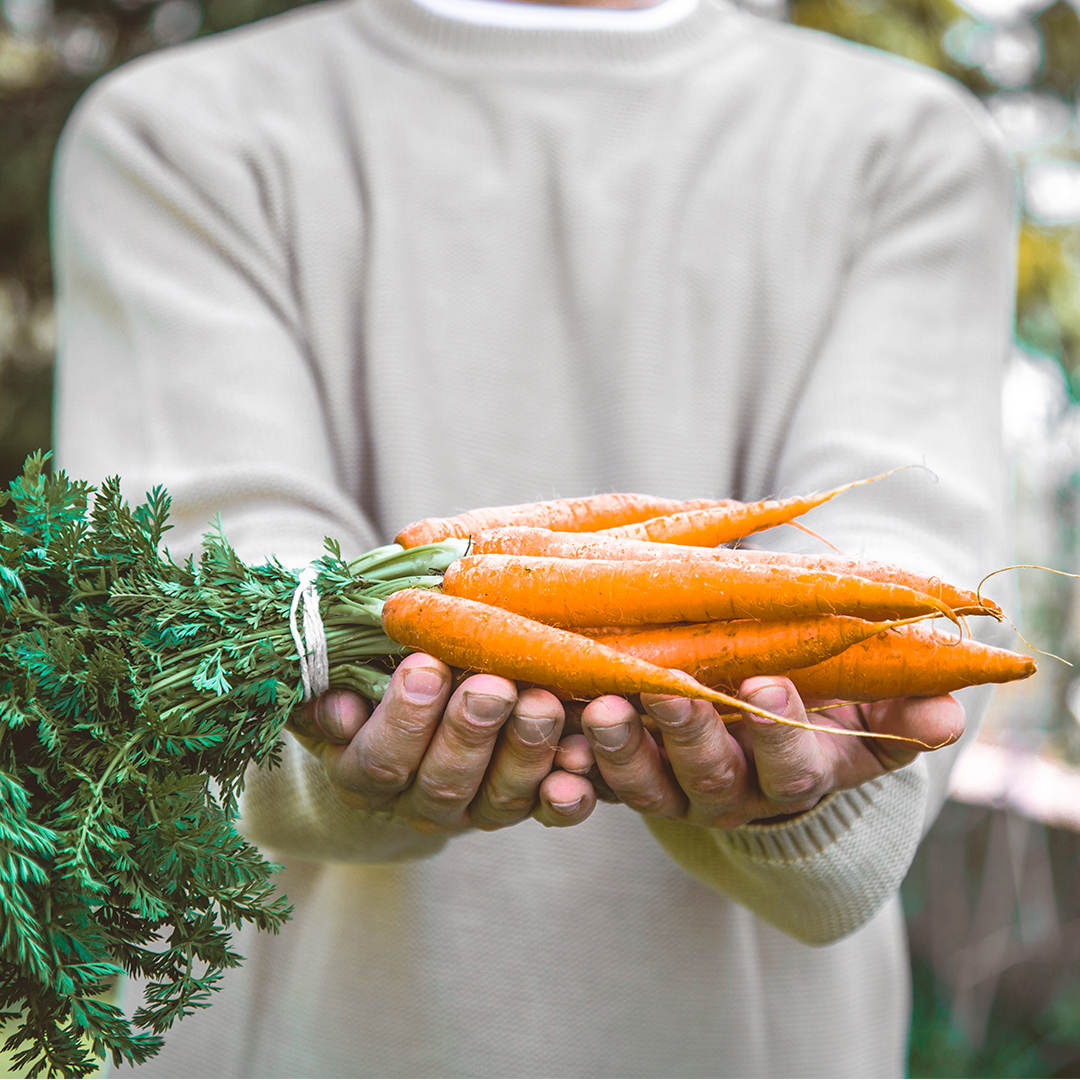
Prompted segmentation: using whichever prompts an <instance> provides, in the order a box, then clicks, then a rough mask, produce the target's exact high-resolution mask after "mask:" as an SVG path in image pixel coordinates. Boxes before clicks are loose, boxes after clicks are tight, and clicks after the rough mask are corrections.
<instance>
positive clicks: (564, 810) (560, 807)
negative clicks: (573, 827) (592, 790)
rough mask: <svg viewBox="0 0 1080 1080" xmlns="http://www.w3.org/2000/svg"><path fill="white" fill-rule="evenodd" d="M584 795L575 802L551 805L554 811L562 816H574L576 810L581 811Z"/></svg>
mask: <svg viewBox="0 0 1080 1080" xmlns="http://www.w3.org/2000/svg"><path fill="white" fill-rule="evenodd" d="M584 798H585V796H584V795H582V797H581V798H580V799H576V800H575V801H574V802H553V803H552V804H551V809H552V810H557V811H558V812H559V813H560V814H572V813H574V811H575V810H577V809H579V808H580V806H581V803H582V800H583V799H584Z"/></svg>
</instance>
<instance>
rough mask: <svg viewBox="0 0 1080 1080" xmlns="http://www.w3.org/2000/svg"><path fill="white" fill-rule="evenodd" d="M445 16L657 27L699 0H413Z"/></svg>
mask: <svg viewBox="0 0 1080 1080" xmlns="http://www.w3.org/2000/svg"><path fill="white" fill-rule="evenodd" d="M414 2H415V3H417V4H419V5H420V7H422V8H424V9H426V10H427V11H430V12H431V13H432V14H433V15H439V16H441V17H442V18H444V19H454V20H456V21H457V22H465V23H473V24H474V25H477V26H505V27H509V28H512V29H514V28H516V29H520V30H592V31H595V32H598V33H604V32H606V31H612V30H614V31H619V32H622V31H630V32H633V31H639V32H640V31H643V30H660V29H663V28H664V27H667V26H674V25H675V24H676V23H678V22H681V21H682V20H683V19H685V18H686V16H687V15H689V14H690V13H691V12H692V11H693V10H694V8H696V7H697V5H698V2H699V0H659V3H654V4H651V5H650V6H647V7H637V8H605V7H585V6H582V5H578V4H554V3H551V4H546V3H534V2H532V0H414Z"/></svg>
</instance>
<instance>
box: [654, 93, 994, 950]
mask: <svg viewBox="0 0 1080 1080" xmlns="http://www.w3.org/2000/svg"><path fill="white" fill-rule="evenodd" d="M927 82H928V85H929V88H930V91H931V92H930V93H929V94H924V95H923V97H922V99H921V101H919V102H918V107H915V108H911V107H907V108H906V111H904V112H901V110H900V108H899V107H898V105H897V103H896V102H895V101H894V102H892V103H889V102H882V103H881V110H880V113H879V114H878V115H879V120H878V122H879V124H881V125H883V124H885V123H886V121H887V123H888V137H887V138H886V137H885V136H884V135H882V136H880V137H878V138H873V137H872V138H868V139H866V140H865V143H866V155H865V168H864V172H863V188H864V190H865V192H866V198H865V203H864V205H863V207H862V208H861V220H860V221H859V223H858V229H857V233H856V242H855V244H854V245H853V250H852V252H851V258H850V265H849V270H848V273H847V275H846V280H845V282H844V287H843V289H842V290H841V294H840V295H839V297H838V301H837V304H836V308H835V311H834V313H833V316H832V319H831V321H830V325H829V332H828V334H827V336H826V337H825V339H824V340H823V341H822V343H821V346H820V348H819V350H818V351H817V354H816V356H815V357H814V358H813V366H812V369H811V370H810V371H809V372H808V373H807V377H806V382H805V388H804V390H803V392H802V394H801V395H800V396H799V400H798V403H797V405H796V407H795V410H794V413H793V415H791V417H790V420H789V424H788V429H787V437H786V440H785V441H784V443H783V446H782V449H781V451H780V453H779V456H778V457H777V458H776V459H775V460H774V461H773V462H772V470H771V477H772V480H773V482H774V484H775V487H774V488H773V490H774V491H776V492H779V493H781V494H783V493H788V492H808V491H815V490H817V491H820V490H827V489H829V488H832V487H835V486H837V485H839V484H842V483H845V482H847V481H849V480H854V479H858V478H860V477H867V476H873V475H876V474H879V473H883V472H885V471H886V470H888V469H891V468H894V467H895V466H897V465H914V466H925V468H913V469H909V470H907V471H905V472H902V473H900V474H897V475H894V476H891V477H889V478H888V479H885V480H881V481H878V482H877V483H874V484H871V485H869V486H867V487H865V488H861V489H857V490H854V491H851V492H848V493H847V494H845V495H844V496H843V497H841V498H838V499H835V500H833V501H832V502H830V503H828V504H826V505H825V506H823V507H821V508H820V509H819V510H817V511H815V512H814V513H813V514H812V515H811V516H810V517H808V518H807V524H808V525H810V526H811V527H812V528H813V529H814V530H815V531H817V532H818V533H819V534H820V535H822V536H824V537H825V538H827V539H828V540H829V541H830V542H831V543H832V544H834V545H836V547H837V548H839V549H840V550H841V551H843V552H844V553H845V554H848V555H856V556H860V557H866V558H873V559H879V560H883V561H889V562H894V563H897V564H899V565H901V566H906V567H909V568H911V569H913V570H919V571H921V572H923V573H927V574H930V575H939V576H940V577H942V578H943V579H945V580H948V581H952V582H955V583H956V584H959V585H963V586H967V587H970V588H974V587H975V586H976V585H977V584H978V582H979V581H980V579H981V578H982V577H983V575H985V574H986V573H988V572H989V571H991V570H993V569H996V568H999V567H1001V566H1004V565H1006V564H1007V562H1008V561H1009V560H1008V556H1007V546H1006V543H1005V539H1004V536H1005V528H1004V521H1005V505H1006V498H1005V468H1004V462H1003V451H1002V446H1001V435H1000V409H1001V404H1000V402H1001V398H1000V394H1001V369H1002V364H1003V361H1004V359H1005V358H1006V356H1007V355H1008V352H1009V349H1010V348H1011V344H1012V333H1011V325H1012V323H1011V313H1012V291H1013V263H1012V253H1013V233H1014V228H1015V224H1014V208H1013V198H1014V180H1013V172H1012V167H1011V164H1010V163H1009V161H1008V159H1007V156H1006V154H1005V152H1004V150H1003V149H1002V148H1001V146H1000V145H999V140H998V139H997V137H996V134H995V133H994V132H993V131H991V129H990V124H989V121H988V120H987V119H986V117H985V115H984V114H983V112H982V110H981V109H980V107H979V106H978V105H977V103H976V102H975V101H974V100H973V99H970V100H969V99H968V98H967V97H965V96H962V95H961V94H959V93H957V92H956V91H955V90H953V88H951V87H949V86H947V85H945V84H944V83H942V84H940V85H938V84H937V82H936V80H934V81H930V80H929V79H928V80H927ZM890 114H891V115H890ZM881 118H885V119H881ZM854 137H855V136H854V134H853V138H854ZM856 141H858V140H856ZM761 494H762V495H764V494H766V493H765V492H762V493H761ZM806 543H807V538H806V536H805V535H802V534H796V533H795V531H794V530H790V529H788V530H774V531H773V533H771V534H766V535H765V536H764V537H763V538H762V543H761V546H767V547H775V548H784V547H790V548H791V549H794V548H796V547H797V548H798V549H800V550H806ZM999 580H1000V579H999ZM974 630H975V632H976V633H977V635H978V636H980V637H982V638H984V639H985V640H988V641H990V642H992V643H994V644H999V645H1008V644H1010V641H1009V638H1010V635H1009V634H1008V632H1007V627H1006V628H1002V627H999V626H997V624H993V625H992V626H990V627H984V626H982V625H976V626H975V627H974ZM958 697H959V698H960V699H961V701H962V703H963V704H964V707H965V711H966V716H967V735H966V736H965V737H966V738H967V737H970V735H971V734H973V733H974V730H975V728H976V726H977V725H978V722H979V719H980V717H981V715H982V713H983V712H984V711H985V708H986V706H987V704H988V702H989V698H990V691H989V688H987V687H978V688H972V689H969V690H966V691H963V692H961V693H960V694H959V695H958ZM957 749H958V748H957V747H951V748H949V749H947V750H941V751H936V752H934V753H928V754H924V755H922V756H921V757H920V758H919V759H917V760H916V761H915V762H914V763H913V764H912V765H910V766H908V767H907V768H905V769H902V770H900V771H898V772H895V773H890V774H887V775H885V776H882V777H880V778H878V779H876V780H874V781H872V782H870V783H868V784H866V785H864V786H862V787H860V788H857V789H855V790H851V791H842V792H839V793H835V794H833V795H831V796H830V797H828V798H826V799H825V800H824V801H822V802H821V803H820V804H819V805H818V806H817V807H816V808H815V809H814V810H812V811H810V812H809V813H807V814H804V815H802V816H800V817H798V818H796V819H793V820H792V821H790V822H787V823H781V824H773V825H761V826H756V825H749V826H746V827H743V828H738V829H733V830H731V831H729V832H722V831H717V830H708V829H694V828H691V827H688V826H685V825H681V824H678V823H671V822H664V821H653V822H650V823H649V824H650V828H651V830H652V832H653V834H654V835H655V837H656V838H657V839H658V840H659V842H660V843H661V845H662V846H663V847H664V848H665V849H666V850H667V851H668V853H669V854H670V855H671V857H672V858H673V859H674V860H675V861H676V862H677V863H679V864H680V865H681V866H683V867H684V868H685V869H686V870H687V871H688V872H689V873H690V874H692V875H693V876H694V877H696V878H698V879H699V880H701V881H703V882H706V883H708V884H710V885H711V886H712V887H714V888H716V889H718V890H719V891H720V892H723V893H725V894H726V895H728V896H730V897H731V898H733V899H735V900H737V901H739V902H740V903H742V904H744V905H746V906H747V907H749V908H750V909H751V910H753V911H754V912H755V913H756V914H757V915H758V916H759V917H761V918H762V919H764V920H765V921H766V922H769V923H771V924H772V925H774V926H776V927H778V928H780V929H781V930H783V931H785V932H786V933H788V934H791V935H792V936H793V937H795V938H797V939H799V940H801V941H803V942H806V943H810V944H823V943H827V942H829V941H833V940H835V939H837V938H839V937H842V936H844V935H846V934H849V933H851V932H852V931H853V930H855V929H857V928H858V927H859V926H861V925H862V924H863V923H864V922H866V920H868V919H869V918H870V917H871V916H872V915H873V914H874V913H875V912H876V911H877V910H878V908H879V907H880V906H881V905H882V904H883V903H884V902H885V900H886V899H887V898H888V897H889V896H890V895H891V894H892V893H893V892H894V891H895V890H896V889H897V888H898V887H899V885H900V882H901V881H902V879H903V877H904V875H905V873H906V872H907V869H908V866H909V865H910V862H911V859H912V857H913V855H914V852H915V849H916V846H917V845H918V842H919V840H920V838H921V836H922V835H923V833H924V831H925V830H926V829H927V828H928V827H929V825H930V823H932V821H933V818H934V817H935V816H936V814H937V812H938V810H939V809H940V807H941V805H942V802H943V801H944V799H945V797H946V792H947V785H948V777H949V772H950V769H951V767H952V764H953V761H954V760H955V756H956V752H957Z"/></svg>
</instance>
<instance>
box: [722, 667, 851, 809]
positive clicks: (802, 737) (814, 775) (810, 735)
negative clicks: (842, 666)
mask: <svg viewBox="0 0 1080 1080" xmlns="http://www.w3.org/2000/svg"><path fill="white" fill-rule="evenodd" d="M739 696H740V697H742V698H743V700H744V701H748V702H749V703H750V704H751V705H755V706H757V708H759V709H764V710H765V711H767V712H771V713H775V714H776V715H777V716H782V717H784V718H785V719H789V720H795V721H798V722H799V723H806V722H807V719H806V710H805V708H804V707H803V703H802V700H801V699H800V697H799V695H798V692H797V691H796V690H795V687H794V686H793V685H792V684H791V682H790V681H789V680H788V679H782V678H772V677H764V676H762V677H758V678H754V679H747V680H746V681H745V682H744V683H743V684H742V687H741V688H740V691H739ZM743 720H744V723H745V725H746V730H747V732H748V733H749V735H750V742H751V745H752V747H753V757H754V767H755V771H756V773H757V783H758V788H759V790H760V792H761V794H762V796H763V798H764V799H765V801H766V802H767V803H768V804H769V811H770V813H771V814H791V813H798V812H800V811H802V810H808V809H809V808H810V807H812V806H814V805H815V804H816V803H817V802H818V801H819V800H820V799H821V797H822V796H823V795H824V794H825V793H826V792H827V791H828V790H829V785H830V781H831V780H832V777H833V761H832V760H831V758H830V755H829V754H828V753H826V751H825V749H824V748H823V746H822V744H821V743H820V742H819V740H818V737H817V735H816V734H815V733H814V732H812V731H807V730H805V729H804V728H798V727H792V726H788V725H785V724H778V723H777V722H776V721H775V720H766V719H765V718H764V717H760V716H756V715H754V714H753V713H743ZM825 723H827V721H825ZM849 741H850V742H851V743H852V744H853V746H852V748H851V749H853V750H854V749H858V740H856V739H849Z"/></svg>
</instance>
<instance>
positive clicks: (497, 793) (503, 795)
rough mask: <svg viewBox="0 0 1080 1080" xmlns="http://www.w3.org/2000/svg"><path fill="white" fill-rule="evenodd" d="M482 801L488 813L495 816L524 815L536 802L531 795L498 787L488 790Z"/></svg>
mask: <svg viewBox="0 0 1080 1080" xmlns="http://www.w3.org/2000/svg"><path fill="white" fill-rule="evenodd" d="M484 801H485V803H486V809H487V811H488V813H489V815H492V814H493V815H495V816H497V817H524V816H525V815H526V814H528V813H529V812H530V811H531V810H532V808H533V806H534V805H535V803H536V800H535V798H533V796H532V795H523V794H520V793H518V792H511V791H502V790H499V789H498V788H494V789H492V790H490V791H488V792H487V794H486V795H485V799H484Z"/></svg>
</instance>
